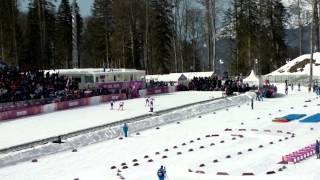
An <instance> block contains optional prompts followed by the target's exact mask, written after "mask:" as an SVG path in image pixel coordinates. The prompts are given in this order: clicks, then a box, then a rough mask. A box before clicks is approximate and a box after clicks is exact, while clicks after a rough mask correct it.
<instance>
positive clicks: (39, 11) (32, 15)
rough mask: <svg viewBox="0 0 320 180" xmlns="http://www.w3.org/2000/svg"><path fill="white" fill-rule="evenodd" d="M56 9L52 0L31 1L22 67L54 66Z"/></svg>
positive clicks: (45, 67)
mask: <svg viewBox="0 0 320 180" xmlns="http://www.w3.org/2000/svg"><path fill="white" fill-rule="evenodd" d="M54 7H55V6H54V5H53V3H52V1H51V0H30V3H29V11H28V17H27V21H28V22H27V29H26V33H25V37H24V39H25V42H24V47H23V51H24V52H23V58H22V61H21V65H22V67H26V68H40V69H47V68H50V67H51V66H52V65H53V60H54V53H53V49H54V34H55V17H54V13H55V11H54Z"/></svg>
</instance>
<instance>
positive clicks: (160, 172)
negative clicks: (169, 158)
mask: <svg viewBox="0 0 320 180" xmlns="http://www.w3.org/2000/svg"><path fill="white" fill-rule="evenodd" d="M166 173H167V172H166V168H165V167H164V166H161V167H160V169H159V170H158V172H157V175H158V178H159V180H164V179H165V177H166Z"/></svg>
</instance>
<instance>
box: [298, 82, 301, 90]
mask: <svg viewBox="0 0 320 180" xmlns="http://www.w3.org/2000/svg"><path fill="white" fill-rule="evenodd" d="M300 90H301V89H300V83H298V91H300Z"/></svg>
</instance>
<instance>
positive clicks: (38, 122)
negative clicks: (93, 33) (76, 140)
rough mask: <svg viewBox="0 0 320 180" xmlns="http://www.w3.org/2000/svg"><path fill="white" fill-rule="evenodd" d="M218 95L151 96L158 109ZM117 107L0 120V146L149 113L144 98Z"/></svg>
mask: <svg viewBox="0 0 320 180" xmlns="http://www.w3.org/2000/svg"><path fill="white" fill-rule="evenodd" d="M221 96H222V92H195V91H191V92H176V93H170V94H166V95H158V96H153V97H154V98H155V107H154V109H155V111H160V110H165V109H170V108H173V107H178V106H181V105H185V104H190V103H194V102H200V101H205V100H209V99H212V98H219V97H221ZM118 106H119V103H118V102H116V103H115V105H114V108H115V109H116V110H110V104H101V105H96V106H91V107H82V108H77V109H69V110H65V111H58V112H54V113H49V114H44V115H39V116H31V117H27V118H23V119H17V120H14V121H4V122H0V132H1V138H0V149H3V148H6V147H11V146H14V145H19V144H23V143H27V142H30V141H35V140H40V139H44V138H48V137H53V136H58V135H61V134H66V133H70V132H74V131H77V130H81V129H86V128H90V127H95V126H99V125H103V124H107V123H111V122H116V121H119V120H124V119H127V118H130V117H136V116H140V115H144V114H148V113H149V112H148V111H149V108H148V107H146V106H145V99H144V98H139V99H131V100H127V101H125V105H124V111H118V110H117V109H118Z"/></svg>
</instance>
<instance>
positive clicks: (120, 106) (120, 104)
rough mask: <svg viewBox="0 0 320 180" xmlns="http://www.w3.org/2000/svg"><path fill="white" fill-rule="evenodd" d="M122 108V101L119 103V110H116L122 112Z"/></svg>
mask: <svg viewBox="0 0 320 180" xmlns="http://www.w3.org/2000/svg"><path fill="white" fill-rule="evenodd" d="M123 106H124V102H123V101H122V102H120V103H119V109H118V110H122V111H123Z"/></svg>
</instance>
